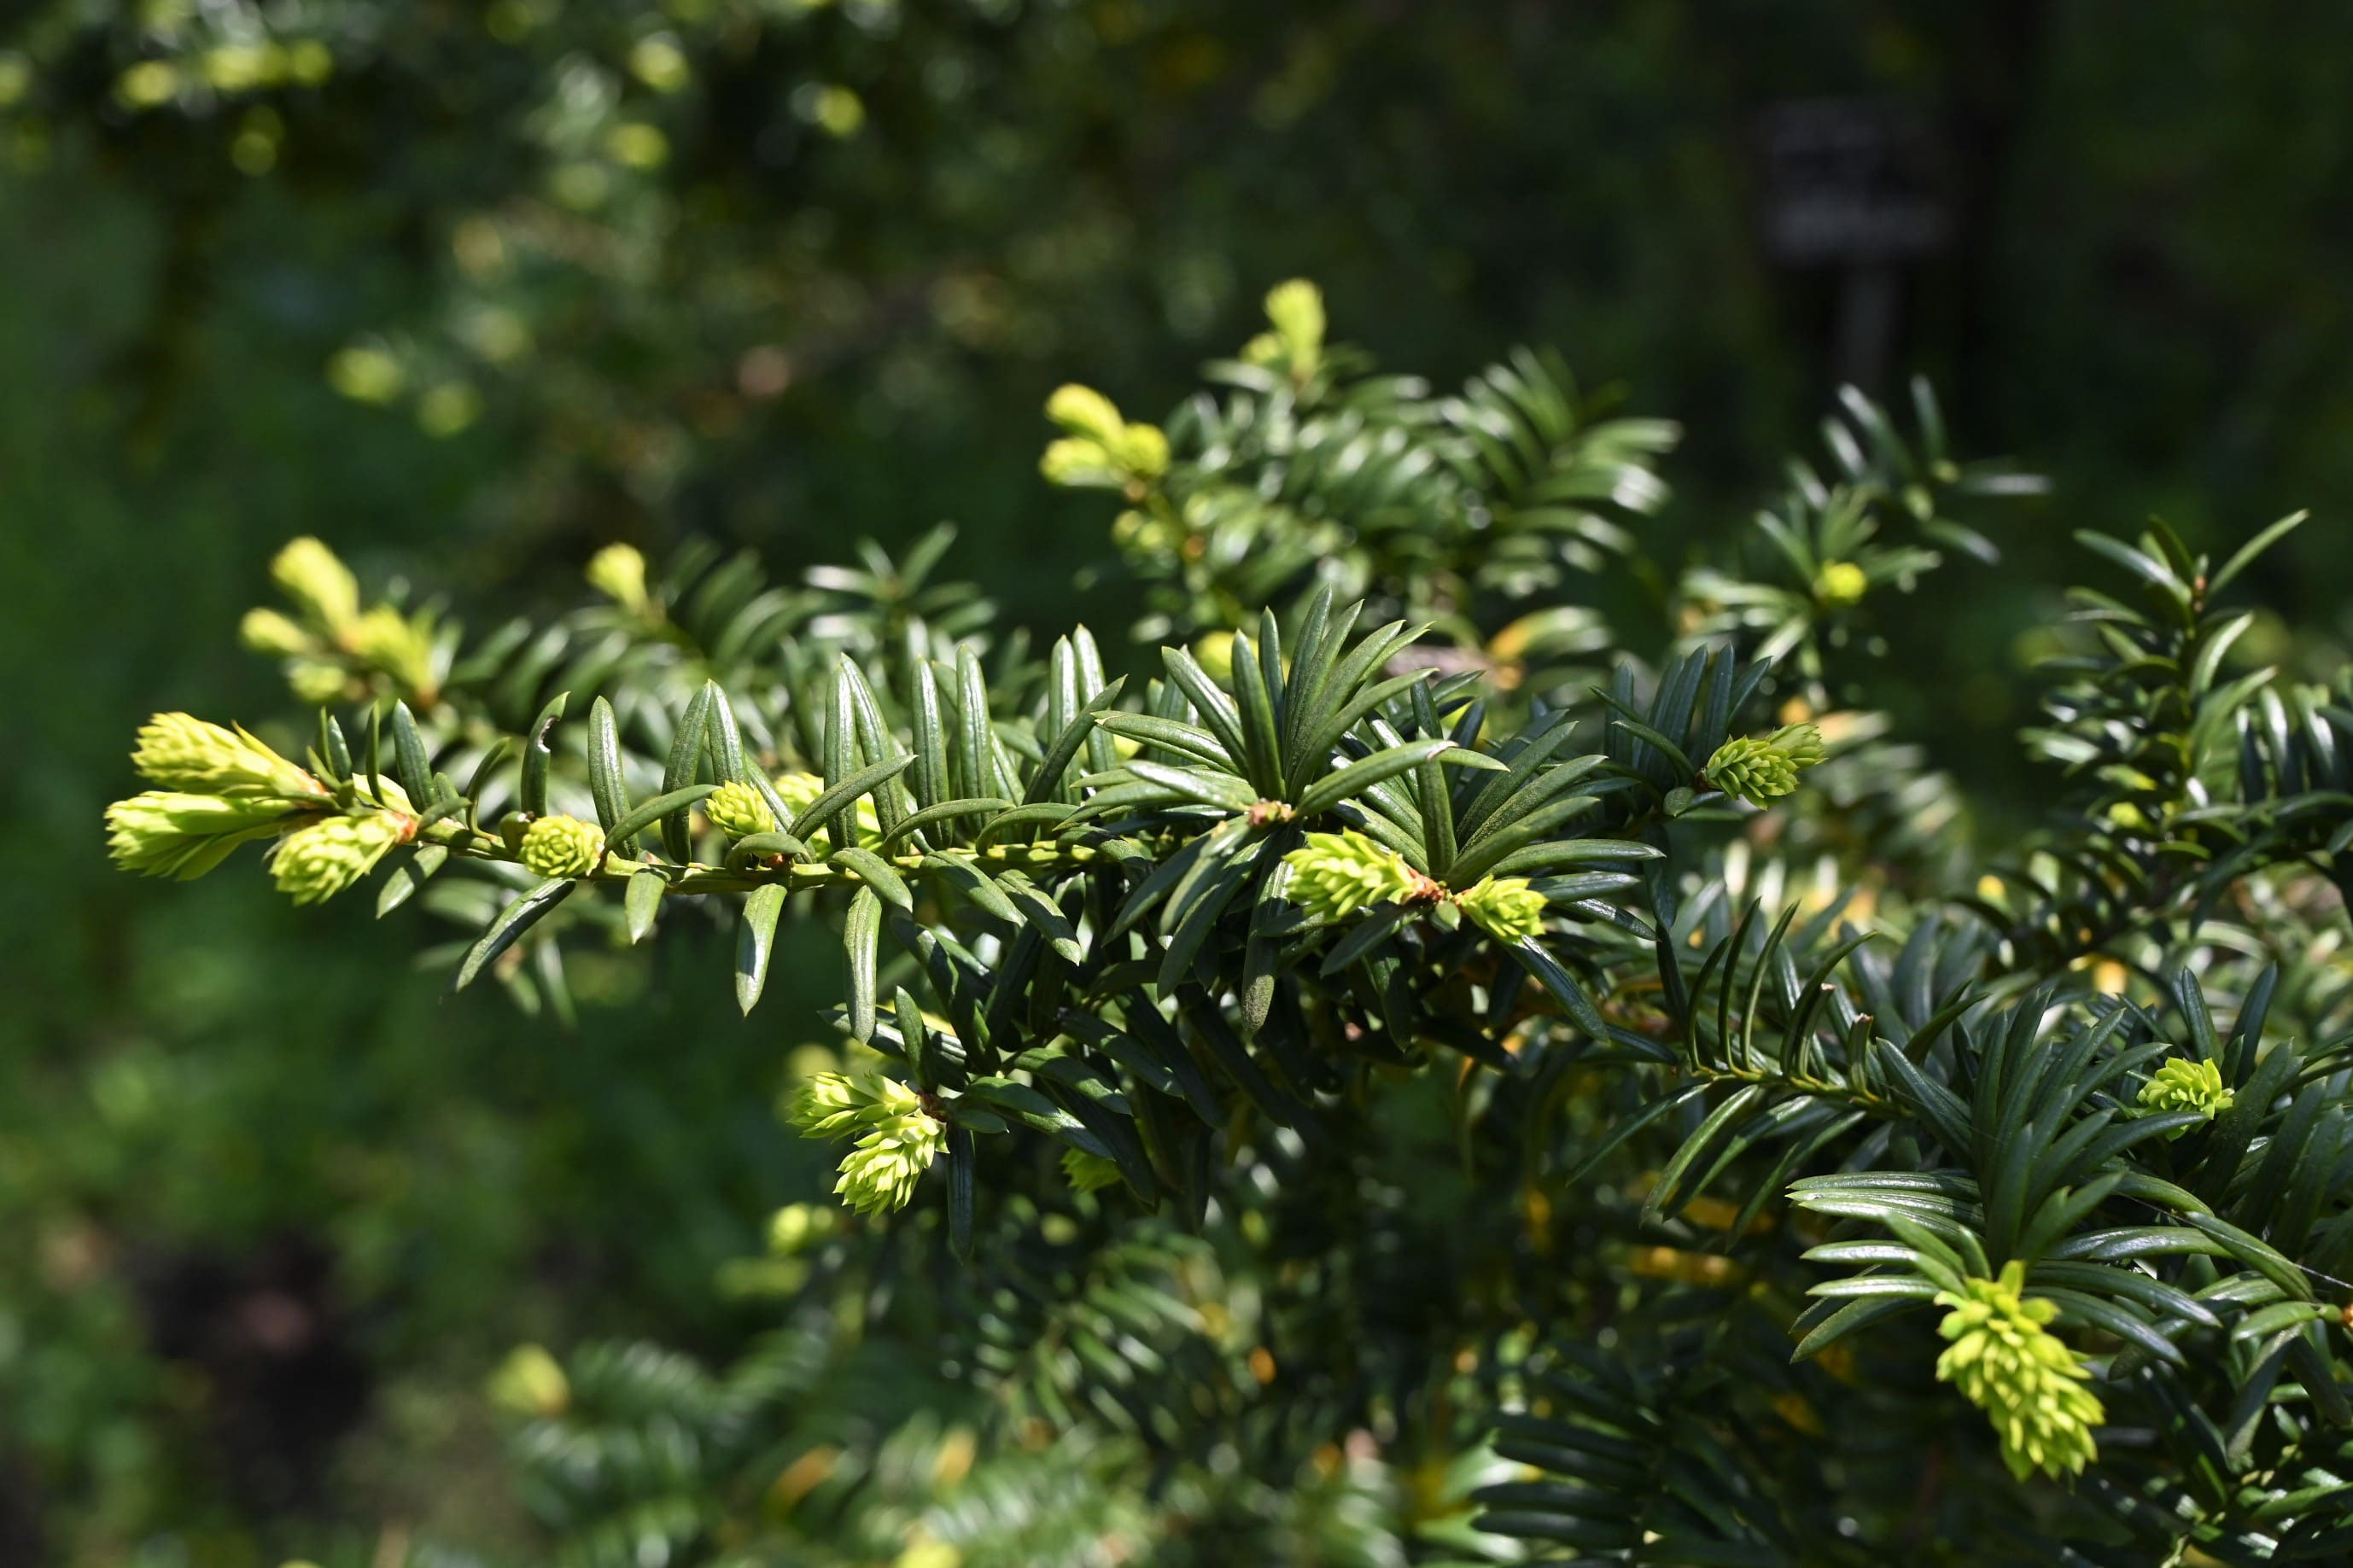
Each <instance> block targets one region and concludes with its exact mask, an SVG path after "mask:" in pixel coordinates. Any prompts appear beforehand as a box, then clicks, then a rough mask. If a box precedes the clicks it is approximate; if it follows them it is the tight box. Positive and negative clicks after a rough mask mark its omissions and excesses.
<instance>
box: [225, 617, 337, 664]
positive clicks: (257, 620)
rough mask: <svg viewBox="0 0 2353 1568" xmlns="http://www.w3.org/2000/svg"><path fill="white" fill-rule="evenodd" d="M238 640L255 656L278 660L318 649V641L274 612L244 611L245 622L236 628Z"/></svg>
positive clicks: (238, 624) (242, 621) (240, 622)
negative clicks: (275, 657)
mask: <svg viewBox="0 0 2353 1568" xmlns="http://www.w3.org/2000/svg"><path fill="white" fill-rule="evenodd" d="M237 640H238V641H239V642H241V643H243V644H244V645H245V646H246V647H248V648H250V649H252V650H253V651H254V652H255V653H272V654H277V655H278V656H280V658H284V657H285V656H287V655H289V654H297V653H307V652H309V651H310V650H311V649H312V648H314V647H318V646H319V639H318V638H316V637H312V636H311V634H310V633H309V632H306V631H304V630H303V629H302V628H301V626H296V625H295V624H294V623H293V622H292V621H291V620H290V619H289V618H287V617H286V616H282V615H280V613H279V612H277V611H276V610H248V611H246V612H245V618H244V619H243V620H241V621H239V622H237Z"/></svg>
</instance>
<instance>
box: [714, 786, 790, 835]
mask: <svg viewBox="0 0 2353 1568" xmlns="http://www.w3.org/2000/svg"><path fill="white" fill-rule="evenodd" d="M702 811H703V815H704V816H708V817H710V818H711V826H713V827H716V828H717V829H719V831H720V832H722V833H724V834H725V835H727V836H728V837H730V838H749V837H752V835H754V833H773V832H775V831H776V813H775V812H773V811H771V810H770V809H768V802H767V800H766V798H765V796H763V795H761V794H760V792H759V791H758V790H756V789H754V788H753V787H752V786H751V785H750V784H721V785H720V786H719V788H718V789H717V791H715V792H714V793H713V794H712V796H711V798H710V799H708V800H706V801H704V802H703V803H702Z"/></svg>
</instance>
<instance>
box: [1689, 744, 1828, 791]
mask: <svg viewBox="0 0 2353 1568" xmlns="http://www.w3.org/2000/svg"><path fill="white" fill-rule="evenodd" d="M1827 754H1828V753H1827V752H1825V751H1824V750H1823V748H1822V732H1821V731H1820V730H1818V729H1816V728H1815V727H1814V726H1813V725H1811V724H1784V725H1783V726H1781V728H1779V729H1778V730H1776V731H1773V732H1772V733H1771V734H1770V735H1765V736H1756V735H1736V736H1734V737H1733V738H1732V739H1731V740H1729V741H1726V742H1725V743H1724V744H1722V745H1721V746H1718V747H1717V748H1716V749H1715V755H1714V756H1712V757H1710V758H1708V760H1707V766H1706V767H1705V768H1704V769H1703V770H1702V773H1703V775H1704V777H1705V779H1706V780H1707V782H1708V783H1709V784H1713V785H1714V786H1715V787H1716V788H1717V789H1720V790H1722V791H1723V792H1724V793H1725V794H1726V795H1737V796H1739V797H1740V798H1741V799H1743V800H1745V801H1746V802H1748V803H1749V804H1750V805H1764V804H1765V803H1766V802H1767V801H1768V800H1773V799H1776V798H1778V797H1779V796H1781V795H1788V794H1789V793H1790V792H1791V791H1793V790H1795V789H1796V788H1797V787H1798V775H1799V773H1803V772H1804V771H1805V770H1806V769H1808V768H1810V767H1812V766H1813V765H1814V764H1815V763H1819V762H1820V761H1821V760H1822V758H1823V757H1824V756H1825V755H1827Z"/></svg>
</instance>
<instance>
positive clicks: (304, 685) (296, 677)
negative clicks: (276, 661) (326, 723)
mask: <svg viewBox="0 0 2353 1568" xmlns="http://www.w3.org/2000/svg"><path fill="white" fill-rule="evenodd" d="M286 684H287V685H288V686H290V687H291V688H292V689H293V691H294V695H295V696H296V697H297V698H298V699H300V700H302V701H304V702H307V703H309V704H311V706H312V707H314V708H323V707H325V706H326V705H327V704H328V703H330V702H333V701H336V700H340V699H341V698H343V696H344V695H346V694H347V693H348V692H350V690H351V685H352V678H351V677H350V676H349V675H348V674H346V673H344V670H343V666H342V665H340V664H335V663H333V662H332V661H330V660H327V659H323V658H298V659H294V660H291V661H290V662H289V663H288V665H287V666H286Z"/></svg>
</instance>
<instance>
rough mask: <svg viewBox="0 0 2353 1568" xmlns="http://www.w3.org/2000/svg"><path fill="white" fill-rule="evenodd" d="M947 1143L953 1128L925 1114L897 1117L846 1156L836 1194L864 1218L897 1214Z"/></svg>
mask: <svg viewBox="0 0 2353 1568" xmlns="http://www.w3.org/2000/svg"><path fill="white" fill-rule="evenodd" d="M947 1142H948V1133H947V1129H946V1128H944V1127H943V1126H941V1125H940V1124H939V1123H938V1122H936V1121H933V1120H932V1119H931V1118H930V1117H929V1116H926V1115H924V1114H923V1113H922V1112H920V1111H918V1112H916V1113H915V1114H913V1115H910V1116H901V1117H897V1118H894V1119H893V1120H892V1121H887V1122H885V1123H884V1124H883V1125H881V1126H880V1127H877V1128H876V1129H875V1130H874V1131H871V1132H869V1133H868V1134H867V1135H866V1136H865V1137H863V1138H860V1140H859V1141H858V1147H856V1148H855V1149H852V1150H851V1151H850V1152H849V1153H847V1154H844V1155H843V1156H842V1157H841V1177H840V1179H839V1181H837V1182H835V1183H834V1184H833V1190H834V1192H835V1193H837V1194H839V1195H840V1198H841V1201H842V1202H843V1203H845V1204H847V1205H849V1207H850V1208H851V1209H852V1210H853V1211H855V1212H857V1213H859V1214H862V1215H884V1214H892V1213H895V1212H897V1211H898V1210H900V1209H902V1208H905V1207H906V1206H907V1200H908V1199H909V1198H911V1197H913V1196H914V1194H915V1183H916V1180H917V1179H918V1178H919V1177H921V1176H922V1175H923V1173H924V1172H925V1171H928V1170H930V1169H931V1168H932V1162H933V1161H934V1160H936V1159H938V1158H939V1157H940V1152H941V1151H942V1150H944V1149H945V1148H946V1147H947Z"/></svg>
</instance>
